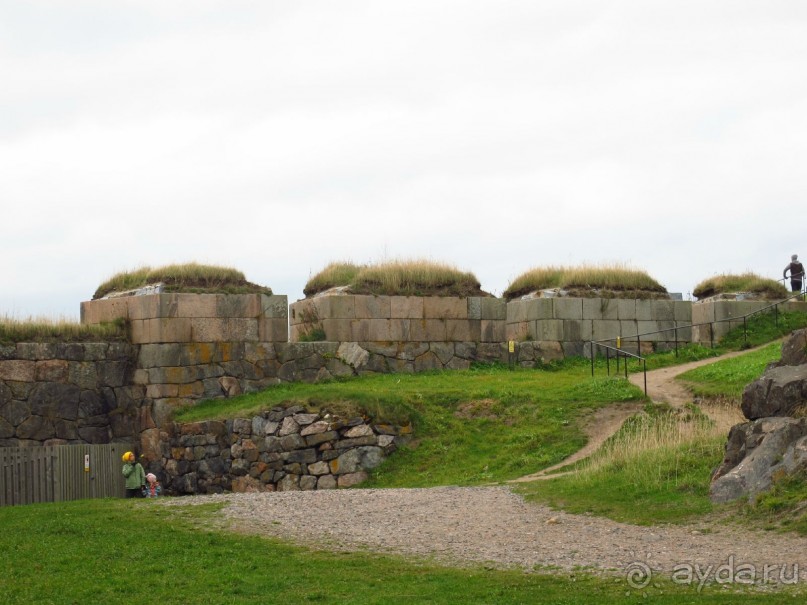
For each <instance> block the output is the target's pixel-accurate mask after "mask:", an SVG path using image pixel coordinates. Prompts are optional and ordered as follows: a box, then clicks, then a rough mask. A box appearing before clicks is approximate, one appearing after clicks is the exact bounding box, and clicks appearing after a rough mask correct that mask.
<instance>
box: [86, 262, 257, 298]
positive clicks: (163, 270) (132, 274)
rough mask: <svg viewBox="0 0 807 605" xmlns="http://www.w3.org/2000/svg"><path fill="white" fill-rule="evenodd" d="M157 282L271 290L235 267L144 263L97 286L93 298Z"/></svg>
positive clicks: (231, 290)
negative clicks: (247, 278)
mask: <svg viewBox="0 0 807 605" xmlns="http://www.w3.org/2000/svg"><path fill="white" fill-rule="evenodd" d="M160 282H162V283H163V284H165V290H166V291H167V292H205V293H208V292H212V293H223V294H249V293H253V292H260V293H263V294H271V293H272V290H271V289H270V288H267V287H265V286H259V285H257V284H252V283H250V282H248V281H247V280H246V278H245V277H244V274H243V273H241V271H238V270H236V269H232V268H230V267H219V266H215V265H202V264H199V263H195V262H192V263H184V264H176V265H166V266H164V267H157V268H152V267H148V266H146V267H140V268H139V269H135V270H134V271H123V272H121V273H118V274H117V275H114V276H113V277H111V278H109V279H108V280H107V281H105V282H104V283H102V284H101V285H100V286H98V289H97V290H96V291H95V294H93V300H95V299H98V298H102V297H104V296H106V295H107V294H109V293H111V292H124V291H126V290H134V289H135V288H142V287H143V286H147V285H149V284H156V283H160Z"/></svg>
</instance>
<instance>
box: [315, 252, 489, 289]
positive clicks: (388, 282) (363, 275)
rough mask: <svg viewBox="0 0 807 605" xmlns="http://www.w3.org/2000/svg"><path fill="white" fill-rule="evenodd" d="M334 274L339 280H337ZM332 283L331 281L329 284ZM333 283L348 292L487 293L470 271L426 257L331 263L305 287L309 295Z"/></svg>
mask: <svg viewBox="0 0 807 605" xmlns="http://www.w3.org/2000/svg"><path fill="white" fill-rule="evenodd" d="M337 278H338V280H339V281H337ZM330 284H332V285H330ZM336 285H347V286H349V287H350V292H351V293H352V294H372V295H387V296H487V295H488V294H487V293H486V292H483V291H482V290H481V285H480V283H479V280H478V279H477V278H476V276H475V275H474V274H473V273H468V272H464V271H460V270H459V269H457V268H456V267H454V266H452V265H448V264H444V263H438V262H434V261H430V260H422V259H414V260H396V261H389V262H385V263H380V264H377V265H359V266H356V265H352V264H350V263H333V264H331V265H328V267H326V268H325V269H323V271H322V272H320V273H318V274H317V275H315V276H314V277H313V278H311V280H309V282H308V284H306V287H305V290H304V291H305V293H306V295H307V296H310V295H312V294H314V293H316V292H320V291H322V290H325V289H327V288H328V287H333V286H336Z"/></svg>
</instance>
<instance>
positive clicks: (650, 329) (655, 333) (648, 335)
mask: <svg viewBox="0 0 807 605" xmlns="http://www.w3.org/2000/svg"><path fill="white" fill-rule="evenodd" d="M661 329H662V326H661V322H658V321H641V320H640V321H637V322H636V330H637V332H636V333H637V334H640V335H641V338H642V340H647V341H651V342H654V341H657V340H666V338H665V337H664V336H665V335H663V334H661V333H660V332H659V330H661Z"/></svg>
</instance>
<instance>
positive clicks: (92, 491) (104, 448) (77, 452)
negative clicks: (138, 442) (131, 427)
mask: <svg viewBox="0 0 807 605" xmlns="http://www.w3.org/2000/svg"><path fill="white" fill-rule="evenodd" d="M131 449H132V445H131V444H126V443H111V444H107V445H57V446H48V447H4V448H0V506H8V505H12V504H33V503H35V502H61V501H64V500H80V499H83V498H105V497H113V498H115V497H122V496H123V495H124V493H125V488H124V483H123V482H124V479H123V475H122V474H121V466H122V464H123V463H122V461H121V456H123V453H124V452H126V451H128V450H131Z"/></svg>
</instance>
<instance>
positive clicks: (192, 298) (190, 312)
mask: <svg viewBox="0 0 807 605" xmlns="http://www.w3.org/2000/svg"><path fill="white" fill-rule="evenodd" d="M177 315H178V316H179V317H218V316H219V313H218V296H217V295H215V294H178V295H177Z"/></svg>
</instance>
